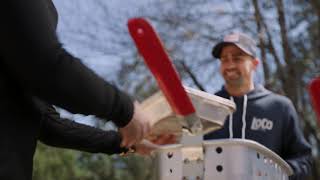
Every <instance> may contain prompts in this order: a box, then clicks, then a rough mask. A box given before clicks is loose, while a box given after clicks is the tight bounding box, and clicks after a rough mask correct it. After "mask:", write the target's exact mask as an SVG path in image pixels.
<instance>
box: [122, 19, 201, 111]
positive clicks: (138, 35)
mask: <svg viewBox="0 0 320 180" xmlns="http://www.w3.org/2000/svg"><path fill="white" fill-rule="evenodd" d="M128 28H129V32H130V35H131V37H132V38H133V40H134V42H135V44H136V46H137V48H138V51H139V53H140V54H141V55H142V56H143V59H144V61H145V63H146V64H147V66H148V67H149V69H150V71H151V72H152V74H153V75H154V77H155V78H156V80H157V82H158V85H159V87H160V89H161V90H162V92H163V94H164V95H165V97H166V99H167V100H168V102H169V104H170V106H171V108H172V109H173V111H174V112H175V113H177V114H179V115H183V116H187V115H190V114H192V113H194V112H195V109H194V107H193V105H192V103H191V100H190V99H189V97H188V95H187V93H186V91H185V90H184V88H183V86H182V84H181V81H180V78H179V76H178V74H177V72H176V70H175V68H174V65H173V64H172V63H171V60H170V58H169V56H168V54H167V53H166V51H165V50H164V46H163V44H162V42H161V40H160V38H159V37H158V35H157V33H156V32H155V31H154V29H153V28H152V26H151V25H150V24H149V23H148V21H146V20H145V19H143V18H133V19H130V20H129V21H128Z"/></svg>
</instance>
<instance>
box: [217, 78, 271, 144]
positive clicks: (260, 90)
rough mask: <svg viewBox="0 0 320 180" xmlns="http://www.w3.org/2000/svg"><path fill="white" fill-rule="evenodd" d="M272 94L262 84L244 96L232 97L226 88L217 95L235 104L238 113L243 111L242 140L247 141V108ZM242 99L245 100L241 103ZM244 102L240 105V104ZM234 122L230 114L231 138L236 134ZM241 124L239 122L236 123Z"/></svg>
mask: <svg viewBox="0 0 320 180" xmlns="http://www.w3.org/2000/svg"><path fill="white" fill-rule="evenodd" d="M271 93H272V92H271V91H268V90H267V89H265V88H264V87H263V86H262V85H261V84H254V89H253V90H252V91H250V92H248V93H247V94H244V95H243V96H238V97H233V96H230V95H229V93H228V92H227V90H226V88H225V87H224V86H223V87H222V89H221V90H220V91H218V92H217V93H216V95H218V96H221V97H224V98H226V99H230V100H231V101H233V102H235V103H236V105H237V109H238V110H237V111H239V110H240V109H241V122H242V125H241V126H242V128H241V138H242V139H245V138H246V128H247V127H246V126H247V121H246V114H247V106H248V101H252V100H257V99H260V98H263V97H265V96H268V95H270V94H271ZM240 99H243V100H241V101H239V100H240ZM240 102H242V103H241V104H242V105H240V104H239V103H240ZM238 116H239V115H238ZM233 121H234V115H233V114H230V115H229V138H233V137H234V132H233V126H234V125H233V123H234V122H233ZM236 123H239V122H236Z"/></svg>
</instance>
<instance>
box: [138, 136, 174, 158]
mask: <svg viewBox="0 0 320 180" xmlns="http://www.w3.org/2000/svg"><path fill="white" fill-rule="evenodd" d="M176 141H177V140H176V136H175V135H173V134H164V135H159V136H157V137H153V138H152V139H148V140H146V139H144V140H142V141H141V143H139V144H136V145H134V148H135V152H136V153H138V154H140V155H150V154H151V153H152V151H154V150H156V149H158V148H160V147H161V145H166V144H174V143H176Z"/></svg>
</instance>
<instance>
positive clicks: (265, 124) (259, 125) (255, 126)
mask: <svg viewBox="0 0 320 180" xmlns="http://www.w3.org/2000/svg"><path fill="white" fill-rule="evenodd" d="M272 128H273V122H272V121H271V120H269V119H267V118H262V119H260V118H256V117H253V120H252V124H251V130H255V131H257V130H262V131H266V130H272Z"/></svg>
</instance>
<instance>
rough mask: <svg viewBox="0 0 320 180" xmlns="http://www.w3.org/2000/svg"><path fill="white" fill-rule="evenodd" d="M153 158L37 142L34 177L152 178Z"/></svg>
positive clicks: (84, 179)
mask: <svg viewBox="0 0 320 180" xmlns="http://www.w3.org/2000/svg"><path fill="white" fill-rule="evenodd" d="M152 170H153V165H152V159H151V158H148V157H141V156H134V155H131V156H128V157H119V156H108V155H104V154H91V153H84V152H79V151H73V150H66V149H58V148H53V147H48V146H46V145H43V144H41V143H39V144H38V148H37V152H36V155H35V159H34V171H33V179H34V180H43V179H45V180H56V179H59V180H71V179H72V180H105V179H108V180H123V179H126V180H138V179H139V180H152V178H153V177H152V174H153V173H152Z"/></svg>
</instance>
